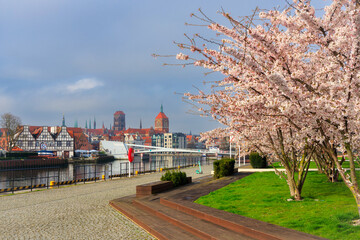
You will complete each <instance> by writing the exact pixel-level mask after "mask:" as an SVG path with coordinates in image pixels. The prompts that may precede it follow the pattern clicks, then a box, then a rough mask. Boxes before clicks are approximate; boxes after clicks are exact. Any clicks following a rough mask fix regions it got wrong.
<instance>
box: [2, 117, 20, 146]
mask: <svg viewBox="0 0 360 240" xmlns="http://www.w3.org/2000/svg"><path fill="white" fill-rule="evenodd" d="M0 125H1V127H2V128H5V129H6V138H7V147H8V151H9V152H11V151H12V149H13V147H15V146H16V143H17V140H18V138H19V134H17V133H18V131H19V128H20V125H21V119H20V118H19V117H18V116H15V115H12V114H11V113H4V114H3V115H1V119H0Z"/></svg>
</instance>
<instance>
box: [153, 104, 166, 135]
mask: <svg viewBox="0 0 360 240" xmlns="http://www.w3.org/2000/svg"><path fill="white" fill-rule="evenodd" d="M155 131H160V132H163V133H168V132H169V118H168V117H167V116H166V115H165V113H164V111H163V105H162V104H161V108H160V112H159V114H158V115H157V116H156V118H155Z"/></svg>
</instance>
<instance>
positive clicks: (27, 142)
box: [17, 125, 74, 158]
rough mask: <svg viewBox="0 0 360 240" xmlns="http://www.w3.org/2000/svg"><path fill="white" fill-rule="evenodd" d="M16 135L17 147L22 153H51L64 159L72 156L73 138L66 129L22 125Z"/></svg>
mask: <svg viewBox="0 0 360 240" xmlns="http://www.w3.org/2000/svg"><path fill="white" fill-rule="evenodd" d="M17 134H18V141H17V147H19V148H20V149H22V150H24V151H51V152H53V153H54V155H55V156H59V157H65V158H68V157H72V156H73V155H74V138H73V136H71V135H70V133H69V132H68V131H67V127H47V126H44V127H35V126H27V125H24V126H22V127H21V128H20V131H19V132H18V133H17Z"/></svg>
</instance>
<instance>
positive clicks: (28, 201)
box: [0, 165, 212, 240]
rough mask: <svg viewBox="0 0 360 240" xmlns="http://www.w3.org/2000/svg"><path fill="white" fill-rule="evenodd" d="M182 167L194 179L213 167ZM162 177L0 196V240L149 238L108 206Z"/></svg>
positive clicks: (79, 185)
mask: <svg viewBox="0 0 360 240" xmlns="http://www.w3.org/2000/svg"><path fill="white" fill-rule="evenodd" d="M197 169H198V168H197V167H195V168H187V169H182V170H181V171H185V172H186V174H187V175H188V176H192V177H193V179H195V178H197V177H202V176H204V175H209V174H210V173H211V171H212V165H207V166H202V170H203V172H204V174H196V173H195V171H196V170H197ZM160 177H161V173H152V174H146V175H139V176H136V177H131V178H121V179H113V180H109V181H105V182H97V183H87V184H78V185H76V186H75V185H72V186H64V187H60V188H55V189H49V190H42V191H37V192H31V193H30V192H27V193H17V194H15V195H6V196H0V239H11V240H12V239H153V237H152V236H151V235H150V234H148V233H147V232H146V231H144V230H143V229H142V228H140V227H139V226H137V225H136V224H134V223H133V222H131V221H130V220H128V219H127V218H126V217H124V216H123V215H122V214H120V213H119V212H117V211H116V210H113V209H112V208H111V207H110V206H109V200H112V199H115V198H120V197H124V196H128V195H132V194H135V187H136V185H139V184H143V183H149V182H154V181H158V180H159V179H160Z"/></svg>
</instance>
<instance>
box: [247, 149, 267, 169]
mask: <svg viewBox="0 0 360 240" xmlns="http://www.w3.org/2000/svg"><path fill="white" fill-rule="evenodd" d="M250 164H251V166H252V167H253V168H266V167H267V161H266V157H261V156H260V154H259V153H257V152H252V153H250Z"/></svg>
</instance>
